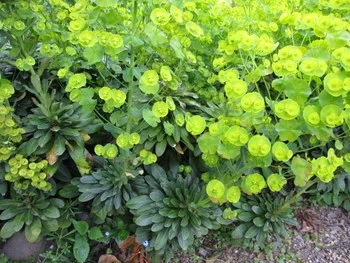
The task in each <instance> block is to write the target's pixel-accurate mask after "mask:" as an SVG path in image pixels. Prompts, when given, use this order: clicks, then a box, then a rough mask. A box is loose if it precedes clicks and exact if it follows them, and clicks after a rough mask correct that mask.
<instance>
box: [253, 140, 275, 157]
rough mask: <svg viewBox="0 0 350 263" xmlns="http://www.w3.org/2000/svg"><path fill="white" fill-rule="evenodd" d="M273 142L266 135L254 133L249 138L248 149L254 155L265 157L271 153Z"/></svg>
mask: <svg viewBox="0 0 350 263" xmlns="http://www.w3.org/2000/svg"><path fill="white" fill-rule="evenodd" d="M270 150H271V142H270V141H269V139H268V138H267V137H266V136H265V135H254V136H253V137H251V138H250V139H249V142H248V151H249V153H250V154H251V155H253V156H258V157H263V156H266V155H268V154H269V152H270Z"/></svg>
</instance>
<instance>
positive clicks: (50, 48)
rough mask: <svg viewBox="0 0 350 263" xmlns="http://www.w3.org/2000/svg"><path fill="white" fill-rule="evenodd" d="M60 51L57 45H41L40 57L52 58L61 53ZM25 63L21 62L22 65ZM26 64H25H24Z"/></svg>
mask: <svg viewBox="0 0 350 263" xmlns="http://www.w3.org/2000/svg"><path fill="white" fill-rule="evenodd" d="M62 51H63V50H62V49H61V48H60V47H59V46H58V45H57V44H47V43H43V44H42V45H41V47H40V55H42V56H44V57H48V58H52V57H54V56H56V55H59V54H61V53H62ZM24 62H25V61H23V63H24ZM26 63H27V62H26Z"/></svg>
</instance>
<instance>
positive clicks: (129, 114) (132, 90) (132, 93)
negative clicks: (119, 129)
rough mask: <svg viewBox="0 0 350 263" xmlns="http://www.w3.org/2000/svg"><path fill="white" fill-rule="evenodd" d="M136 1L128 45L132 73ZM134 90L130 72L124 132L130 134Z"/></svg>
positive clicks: (135, 1)
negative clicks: (126, 118) (126, 119)
mask: <svg viewBox="0 0 350 263" xmlns="http://www.w3.org/2000/svg"><path fill="white" fill-rule="evenodd" d="M136 23H137V0H134V2H133V13H132V32H131V44H130V67H129V68H130V69H131V70H132V71H133V69H134V67H135V49H134V46H133V43H132V41H133V38H134V36H135V33H136V28H137V24H136ZM134 90H135V83H134V72H132V77H131V80H130V82H129V90H128V106H127V113H128V122H127V124H126V132H130V130H131V124H132V121H133V116H132V114H131V108H132V102H133V101H132V100H133V95H134Z"/></svg>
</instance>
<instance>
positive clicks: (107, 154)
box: [95, 143, 118, 159]
mask: <svg viewBox="0 0 350 263" xmlns="http://www.w3.org/2000/svg"><path fill="white" fill-rule="evenodd" d="M95 153H96V154H97V155H98V156H102V157H104V158H106V159H114V158H115V157H117V155H118V147H117V146H116V145H115V144H111V143H107V144H106V145H101V144H97V145H96V146H95Z"/></svg>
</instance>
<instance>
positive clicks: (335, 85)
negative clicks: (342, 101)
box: [323, 72, 350, 97]
mask: <svg viewBox="0 0 350 263" xmlns="http://www.w3.org/2000/svg"><path fill="white" fill-rule="evenodd" d="M323 83H324V89H325V90H326V91H327V92H328V93H329V94H330V95H332V96H333V97H339V96H342V95H346V94H347V93H348V92H350V74H349V73H344V72H338V73H329V74H327V76H326V77H325V78H324V80H323Z"/></svg>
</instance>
